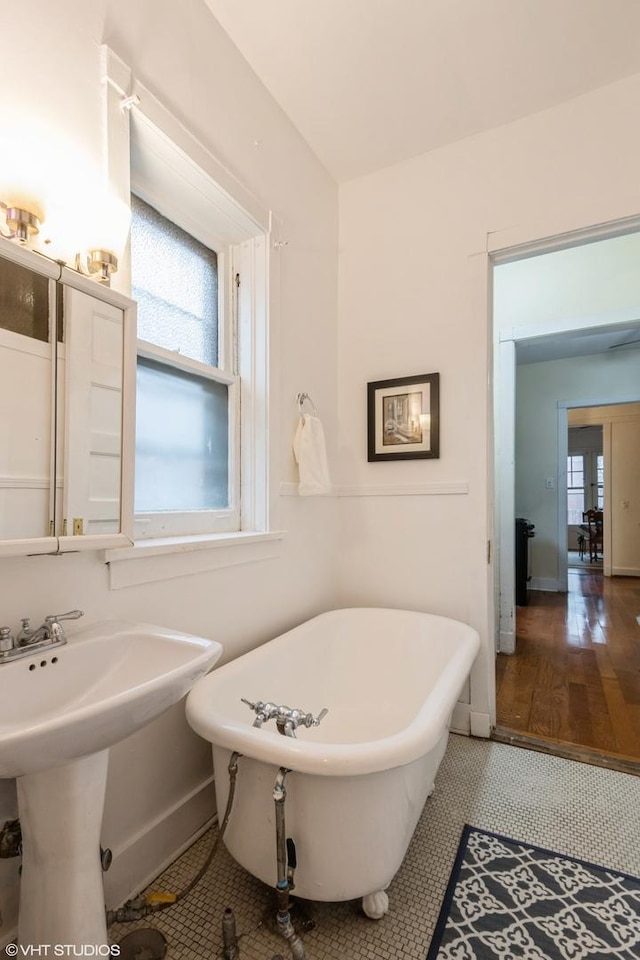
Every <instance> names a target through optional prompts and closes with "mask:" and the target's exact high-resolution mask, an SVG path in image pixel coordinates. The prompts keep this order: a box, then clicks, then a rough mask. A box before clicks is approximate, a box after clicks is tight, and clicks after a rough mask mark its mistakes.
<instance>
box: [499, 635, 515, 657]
mask: <svg viewBox="0 0 640 960" xmlns="http://www.w3.org/2000/svg"><path fill="white" fill-rule="evenodd" d="M498 642H499V647H498V652H499V653H515V652H516V635H515V633H514V632H513V630H510V631H509V632H507V631H506V630H501V631H500V638H499V641H498Z"/></svg>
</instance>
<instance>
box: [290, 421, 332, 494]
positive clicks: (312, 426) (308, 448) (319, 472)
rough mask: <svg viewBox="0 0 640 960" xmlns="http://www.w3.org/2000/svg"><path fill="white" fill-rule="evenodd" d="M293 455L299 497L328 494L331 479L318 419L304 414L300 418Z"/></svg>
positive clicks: (320, 424) (294, 439)
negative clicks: (295, 463) (298, 478)
mask: <svg viewBox="0 0 640 960" xmlns="http://www.w3.org/2000/svg"><path fill="white" fill-rule="evenodd" d="M293 453H294V456H295V458H296V461H297V464H298V473H299V475H300V484H299V486H298V492H299V494H300V496H301V497H312V496H319V495H320V494H323V493H329V491H330V489H331V478H330V477H329V464H328V462H327V448H326V445H325V442H324V430H323V429H322V423H321V422H320V420H319V419H318V417H314V416H312V415H311V414H310V413H305V414H304V415H303V416H302V417H301V418H300V422H299V424H298V428H297V430H296V435H295V437H294V438H293Z"/></svg>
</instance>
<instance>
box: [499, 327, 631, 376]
mask: <svg viewBox="0 0 640 960" xmlns="http://www.w3.org/2000/svg"><path fill="white" fill-rule="evenodd" d="M639 349H640V320H637V321H635V322H633V323H628V324H619V325H616V326H615V327H591V328H588V329H585V330H573V331H571V332H570V333H561V334H554V335H553V336H546V337H534V338H532V339H531V340H519V341H518V342H517V343H516V362H517V363H518V365H520V364H523V363H542V362H545V361H547V360H567V359H569V358H570V357H588V356H592V355H593V354H606V355H607V356H609V355H610V356H613V355H614V354H618V353H621V352H622V351H627V350H639Z"/></svg>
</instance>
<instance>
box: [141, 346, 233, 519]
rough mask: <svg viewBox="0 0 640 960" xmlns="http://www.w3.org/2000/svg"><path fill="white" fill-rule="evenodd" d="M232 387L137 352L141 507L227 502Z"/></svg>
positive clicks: (209, 507)
mask: <svg viewBox="0 0 640 960" xmlns="http://www.w3.org/2000/svg"><path fill="white" fill-rule="evenodd" d="M228 392H229V388H228V387H227V386H226V385H225V384H222V383H216V382H215V381H213V380H207V379H206V378H204V377H194V376H193V375H192V374H185V373H181V372H180V371H179V370H174V369H173V368H171V367H165V366H163V365H162V364H158V363H154V362H153V361H150V360H145V359H142V358H138V395H137V415H136V494H135V500H136V506H135V509H136V513H144V512H145V511H149V512H152V511H154V512H155V511H172V512H173V511H183V510H219V509H222V508H224V507H228V505H229V421H228V407H229V403H228Z"/></svg>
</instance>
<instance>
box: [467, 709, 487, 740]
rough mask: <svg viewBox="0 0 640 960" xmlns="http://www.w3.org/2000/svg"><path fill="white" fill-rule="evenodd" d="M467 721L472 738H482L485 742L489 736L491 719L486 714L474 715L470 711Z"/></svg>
mask: <svg viewBox="0 0 640 960" xmlns="http://www.w3.org/2000/svg"><path fill="white" fill-rule="evenodd" d="M469 719H470V721H471V736H472V737H484V738H485V740H486V739H488V738H489V737H490V736H491V717H490V716H489V714H488V713H475V712H474V711H473V710H472V711H471V713H470V714H469Z"/></svg>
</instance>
